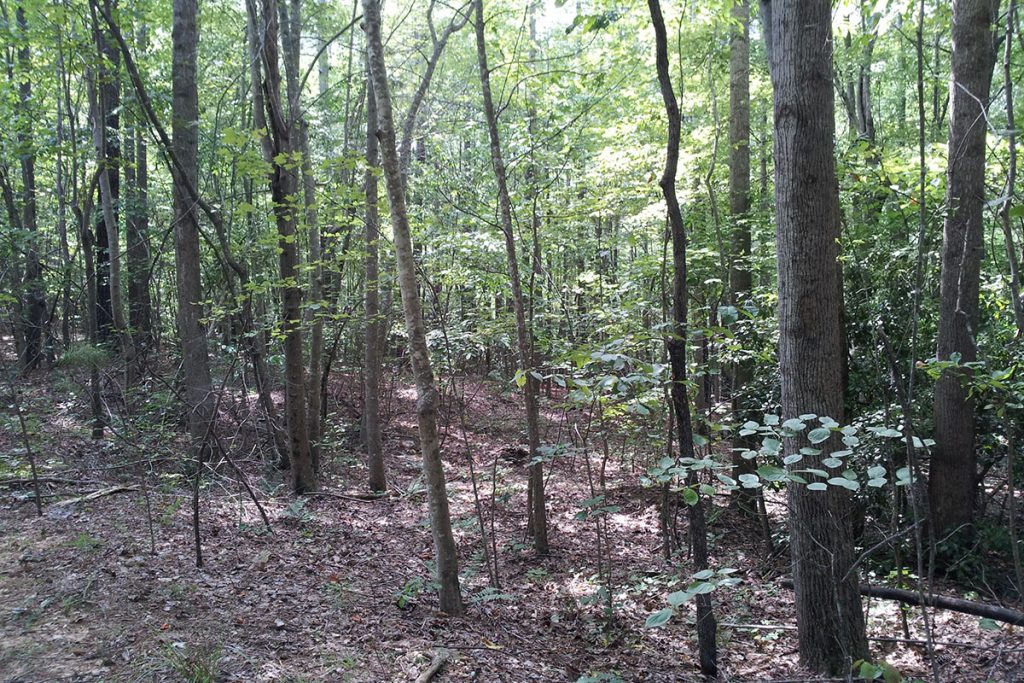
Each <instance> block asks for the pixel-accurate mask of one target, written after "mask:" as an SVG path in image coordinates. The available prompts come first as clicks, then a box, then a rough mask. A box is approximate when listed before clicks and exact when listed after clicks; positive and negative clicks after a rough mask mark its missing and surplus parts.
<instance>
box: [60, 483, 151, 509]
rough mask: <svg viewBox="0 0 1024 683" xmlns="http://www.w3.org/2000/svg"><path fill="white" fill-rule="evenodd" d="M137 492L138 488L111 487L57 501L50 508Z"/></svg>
mask: <svg viewBox="0 0 1024 683" xmlns="http://www.w3.org/2000/svg"><path fill="white" fill-rule="evenodd" d="M138 490H139V487H138V486H111V487H109V488H105V489H100V490H99V491H93V492H92V493H89V494H86V495H84V496H78V497H77V498H68V499H67V500H61V501H58V502H56V503H54V504H53V505H51V506H50V507H52V508H55V507H65V506H67V505H74V504H75V503H83V502H85V501H87V500H96V499H97V498H102V497H103V496H110V495H113V494H115V493H125V492H127V491H138Z"/></svg>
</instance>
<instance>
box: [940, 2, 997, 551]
mask: <svg viewBox="0 0 1024 683" xmlns="http://www.w3.org/2000/svg"><path fill="white" fill-rule="evenodd" d="M998 8H999V2H998V0H955V1H954V2H953V56H952V82H951V83H950V93H949V96H950V102H951V110H950V116H949V169H948V175H947V185H946V202H947V204H948V206H949V211H948V213H947V215H946V221H945V225H944V227H943V233H942V275H941V291H940V303H939V331H938V340H937V342H936V356H937V357H938V359H939V360H943V361H944V360H949V359H950V357H951V356H952V354H959V356H960V361H961V362H963V363H966V362H970V361H974V360H976V359H977V347H976V336H975V335H976V334H977V328H978V288H979V284H980V273H981V256H982V252H983V249H984V247H983V245H982V237H983V234H982V229H983V225H982V214H983V212H984V206H985V133H986V128H987V118H986V108H987V106H988V100H989V89H990V87H991V84H992V71H993V69H994V67H995V42H994V40H995V38H994V35H993V33H992V28H993V27H994V26H995V23H996V14H997V12H998ZM966 379H967V377H966V375H965V374H964V373H962V372H960V371H957V370H949V371H946V372H944V373H943V374H942V376H941V377H940V378H939V380H938V382H936V384H935V441H936V444H935V448H934V449H933V450H932V458H931V473H930V477H929V482H928V483H929V487H928V488H929V496H928V498H929V507H930V511H931V520H932V524H933V525H934V530H935V531H936V532H937V533H942V532H946V531H951V530H954V529H956V528H957V527H960V526H962V525H969V524H971V523H972V522H973V520H974V499H975V494H976V493H977V488H978V486H977V479H976V476H977V475H976V473H975V459H976V458H975V452H974V412H975V402H974V399H973V398H971V397H970V396H969V391H968V388H967V387H966V386H965V385H964V383H963V382H964V380H966Z"/></svg>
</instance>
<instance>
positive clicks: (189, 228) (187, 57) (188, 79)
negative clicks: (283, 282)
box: [171, 0, 214, 449]
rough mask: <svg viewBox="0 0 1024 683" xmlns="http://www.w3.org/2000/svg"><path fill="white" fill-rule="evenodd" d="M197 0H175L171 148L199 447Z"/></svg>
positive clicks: (191, 403)
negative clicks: (194, 194)
mask: <svg viewBox="0 0 1024 683" xmlns="http://www.w3.org/2000/svg"><path fill="white" fill-rule="evenodd" d="M197 15H198V4H197V2H196V0H174V19H173V24H172V27H171V41H172V50H173V57H172V73H173V80H172V84H171V88H172V95H171V96H172V107H173V111H174V117H173V122H172V135H173V143H172V148H173V150H174V154H175V156H176V157H177V160H178V162H179V163H180V166H181V168H180V170H179V173H181V174H184V176H185V180H184V181H179V182H175V183H174V258H175V280H176V283H177V286H178V335H179V337H180V338H181V355H182V361H183V364H184V369H185V387H184V396H185V401H186V406H187V409H188V425H189V433H190V434H191V436H192V439H193V445H194V447H195V448H197V449H202V448H203V446H204V443H203V441H204V440H205V439H207V438H209V434H210V421H211V420H212V419H213V405H214V400H213V398H214V397H213V393H212V386H211V380H210V361H209V357H208V355H207V348H206V328H205V327H204V326H203V324H202V322H201V319H202V317H203V306H202V303H201V302H202V300H203V290H202V284H201V281H200V271H201V265H202V260H201V258H200V251H199V214H198V211H197V207H196V206H195V203H194V202H193V201H192V199H191V197H190V196H188V194H187V193H186V191H185V188H184V185H185V184H186V183H188V184H190V185H191V187H196V186H197V184H198V183H197V180H198V176H199V169H198V155H199V90H198V86H197V82H196V72H197V68H196V67H197V65H196V62H197V55H198V48H199V28H198V25H197V18H198V17H197Z"/></svg>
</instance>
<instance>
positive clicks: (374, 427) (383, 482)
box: [363, 62, 388, 491]
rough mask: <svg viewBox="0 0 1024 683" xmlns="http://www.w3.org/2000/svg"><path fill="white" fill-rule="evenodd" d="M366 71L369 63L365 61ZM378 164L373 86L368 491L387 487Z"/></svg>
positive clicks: (366, 361)
mask: <svg viewBox="0 0 1024 683" xmlns="http://www.w3.org/2000/svg"><path fill="white" fill-rule="evenodd" d="M367 73H368V74H369V62H367ZM378 163H380V154H379V150H378V144H377V101H376V98H375V97H374V96H373V88H368V89H367V92H366V173H365V174H364V176H363V183H364V188H365V191H366V238H365V248H366V259H365V264H366V281H365V284H364V287H365V288H366V304H365V312H366V336H365V339H364V353H363V366H364V367H363V383H364V385H363V404H364V405H363V429H364V430H365V431H364V434H363V438H364V440H365V441H366V464H367V465H368V467H369V469H370V477H369V482H368V483H369V486H370V490H371V491H385V490H387V485H388V484H387V479H386V478H385V474H384V453H383V451H382V447H381V436H380V375H381V345H380V343H379V340H380V334H381V332H380V329H381V319H380V259H379V254H378V251H379V250H378V243H379V239H380V234H379V231H380V215H379V212H378V210H377V186H378V183H377V174H376V166H377V164H378Z"/></svg>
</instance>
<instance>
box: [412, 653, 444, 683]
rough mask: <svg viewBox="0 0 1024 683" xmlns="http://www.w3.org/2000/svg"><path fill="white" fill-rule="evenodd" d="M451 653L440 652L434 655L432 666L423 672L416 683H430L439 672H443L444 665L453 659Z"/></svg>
mask: <svg viewBox="0 0 1024 683" xmlns="http://www.w3.org/2000/svg"><path fill="white" fill-rule="evenodd" d="M451 656H452V655H451V653H450V652H448V650H438V651H437V653H436V654H435V655H434V659H433V661H432V662H430V666H428V667H427V668H426V669H424V670H423V673H421V674H420V675H419V676H417V677H416V683H429V681H430V679H432V678H433V677H434V676H436V675H437V672H438V671H440V670H441V667H442V666H444V663H445V662H447V661H448V658H449V657H451Z"/></svg>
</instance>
